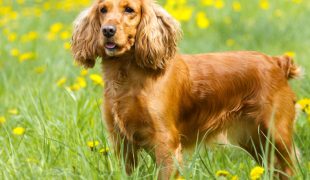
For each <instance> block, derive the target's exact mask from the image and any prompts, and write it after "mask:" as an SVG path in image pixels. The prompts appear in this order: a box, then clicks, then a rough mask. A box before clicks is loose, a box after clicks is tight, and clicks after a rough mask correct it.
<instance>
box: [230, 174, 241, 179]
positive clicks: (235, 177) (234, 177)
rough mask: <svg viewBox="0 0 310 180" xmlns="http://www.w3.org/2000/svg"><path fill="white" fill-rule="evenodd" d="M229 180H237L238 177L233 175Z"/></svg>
mask: <svg viewBox="0 0 310 180" xmlns="http://www.w3.org/2000/svg"><path fill="white" fill-rule="evenodd" d="M230 180H239V177H238V176H237V175H234V176H233V177H231V179H230Z"/></svg>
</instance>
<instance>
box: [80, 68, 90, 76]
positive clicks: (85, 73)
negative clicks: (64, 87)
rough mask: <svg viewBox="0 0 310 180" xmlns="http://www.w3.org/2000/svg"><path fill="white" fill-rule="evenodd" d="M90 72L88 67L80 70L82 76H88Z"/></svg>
mask: <svg viewBox="0 0 310 180" xmlns="http://www.w3.org/2000/svg"><path fill="white" fill-rule="evenodd" d="M87 74H88V70H87V69H82V70H81V72H80V75H81V76H86V75H87Z"/></svg>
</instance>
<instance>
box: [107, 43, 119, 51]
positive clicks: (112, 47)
mask: <svg viewBox="0 0 310 180" xmlns="http://www.w3.org/2000/svg"><path fill="white" fill-rule="evenodd" d="M105 48H106V49H108V50H110V51H112V50H115V49H117V45H116V44H115V43H113V42H107V43H106V44H105Z"/></svg>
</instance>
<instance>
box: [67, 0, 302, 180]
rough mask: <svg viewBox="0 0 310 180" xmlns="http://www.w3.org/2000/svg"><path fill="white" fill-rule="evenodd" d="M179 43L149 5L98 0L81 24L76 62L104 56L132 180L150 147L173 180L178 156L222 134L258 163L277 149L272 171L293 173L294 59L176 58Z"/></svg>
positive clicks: (114, 123)
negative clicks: (140, 157) (268, 147)
mask: <svg viewBox="0 0 310 180" xmlns="http://www.w3.org/2000/svg"><path fill="white" fill-rule="evenodd" d="M180 37H181V30H180V26H179V24H178V23H177V22H176V21H175V20H174V19H173V18H172V17H171V16H170V15H169V14H168V13H167V12H166V11H165V10H164V9H163V8H161V7H160V6H158V5H156V3H155V2H153V1H152V0H96V1H95V2H94V4H93V5H92V6H91V7H90V8H89V9H87V10H85V11H84V12H82V13H81V14H80V15H79V17H78V18H77V19H76V21H75V27H74V33H73V38H72V52H73V54H74V58H75V59H76V61H77V62H78V63H79V64H81V65H83V66H85V67H87V68H89V67H93V66H94V64H95V60H96V58H97V57H100V58H102V71H103V74H104V75H103V77H104V80H105V83H106V86H105V93H104V110H105V121H106V124H107V127H108V130H109V131H110V134H111V136H112V141H113V142H114V144H115V148H116V150H117V151H118V153H119V154H120V153H124V155H125V157H126V163H127V165H126V170H127V171H128V173H130V172H131V171H132V170H133V167H134V165H135V164H137V154H136V153H137V151H138V149H139V148H145V149H147V150H150V151H153V152H154V153H155V157H156V163H157V164H158V165H161V166H162V168H161V171H160V177H161V178H163V179H167V178H169V177H170V176H171V175H172V173H173V170H174V168H173V166H174V162H173V160H174V158H176V159H177V160H178V161H179V163H181V161H182V155H181V149H183V148H187V147H191V146H193V145H194V144H195V142H196V139H197V138H199V139H200V140H202V141H204V142H208V141H211V140H212V139H214V138H216V137H217V136H218V135H219V134H221V133H226V134H227V137H228V139H229V140H230V142H231V143H235V144H238V145H239V146H241V147H242V148H244V149H245V150H247V151H248V152H249V153H250V154H252V156H253V157H254V158H255V159H256V160H257V161H258V162H261V161H262V159H261V158H262V153H263V151H264V146H265V145H266V144H268V142H269V140H270V141H273V144H274V145H275V148H276V151H275V155H276V164H275V165H276V166H277V167H279V168H280V169H281V170H282V171H283V172H285V173H286V174H287V175H289V176H290V175H292V174H293V171H294V168H293V158H292V156H293V147H292V146H293V144H292V133H293V124H294V117H295V107H294V106H295V95H294V93H293V92H292V90H291V88H290V87H289V84H288V79H291V78H294V77H296V76H297V75H298V73H299V69H298V68H297V66H295V65H294V64H293V62H292V60H291V58H289V57H287V56H279V57H270V56H267V55H264V54H261V53H258V52H226V53H211V54H197V55H180V54H177V53H176V51H177V42H178V40H179V39H180ZM268 134H270V135H271V137H270V138H268V137H267V136H268ZM122 141H124V145H125V148H124V151H123V152H119V151H120V144H121V143H122ZM282 178H285V175H282Z"/></svg>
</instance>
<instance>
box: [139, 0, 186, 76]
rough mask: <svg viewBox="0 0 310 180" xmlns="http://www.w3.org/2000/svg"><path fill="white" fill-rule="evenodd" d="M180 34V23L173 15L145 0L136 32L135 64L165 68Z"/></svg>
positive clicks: (172, 55) (173, 52)
mask: <svg viewBox="0 0 310 180" xmlns="http://www.w3.org/2000/svg"><path fill="white" fill-rule="evenodd" d="M181 34H182V32H181V29H180V25H179V23H178V22H177V21H176V20H175V19H174V18H173V17H171V16H170V15H169V14H168V13H167V12H166V11H165V10H164V9H163V8H162V7H160V6H158V5H156V4H154V3H153V2H151V1H150V0H145V1H144V4H143V7H142V19H141V22H140V24H139V27H138V30H137V34H136V42H135V57H136V62H137V64H138V65H139V66H140V67H146V68H151V69H154V70H161V69H165V67H166V64H167V63H168V61H169V60H170V59H171V58H173V57H174V56H175V53H176V51H177V43H178V40H179V39H180V38H181Z"/></svg>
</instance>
